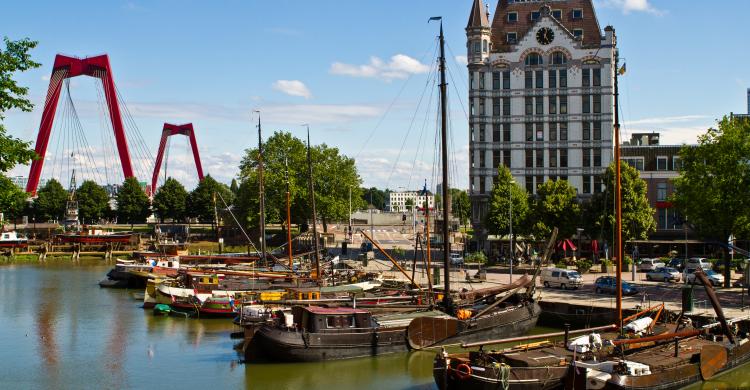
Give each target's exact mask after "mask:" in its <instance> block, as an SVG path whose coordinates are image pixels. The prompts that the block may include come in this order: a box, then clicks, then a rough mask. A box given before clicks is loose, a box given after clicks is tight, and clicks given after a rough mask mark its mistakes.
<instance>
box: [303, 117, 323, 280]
mask: <svg viewBox="0 0 750 390" xmlns="http://www.w3.org/2000/svg"><path fill="white" fill-rule="evenodd" d="M305 126H306V127H307V169H308V172H309V176H310V177H309V179H308V186H309V187H310V205H311V206H312V234H313V249H314V250H315V253H314V254H313V260H314V261H315V278H316V279H318V278H320V259H319V258H318V256H319V255H320V250H319V249H318V228H317V226H316V225H317V220H318V214H317V213H316V211H315V185H314V184H313V167H312V154H311V153H310V125H307V124H306V125H305Z"/></svg>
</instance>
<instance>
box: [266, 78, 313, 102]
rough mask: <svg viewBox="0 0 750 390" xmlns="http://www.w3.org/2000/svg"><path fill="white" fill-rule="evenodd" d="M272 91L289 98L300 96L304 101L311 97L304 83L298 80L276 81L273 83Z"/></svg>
mask: <svg viewBox="0 0 750 390" xmlns="http://www.w3.org/2000/svg"><path fill="white" fill-rule="evenodd" d="M273 89H275V90H277V91H279V92H282V93H285V94H287V95H290V96H301V97H303V98H305V99H309V98H311V97H312V93H310V90H309V89H308V88H307V86H306V85H305V83H303V82H301V81H299V80H276V82H274V83H273Z"/></svg>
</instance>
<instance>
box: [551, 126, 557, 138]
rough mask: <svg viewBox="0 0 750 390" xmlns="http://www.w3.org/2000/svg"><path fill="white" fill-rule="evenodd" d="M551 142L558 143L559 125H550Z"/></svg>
mask: <svg viewBox="0 0 750 390" xmlns="http://www.w3.org/2000/svg"><path fill="white" fill-rule="evenodd" d="M549 140H550V141H557V123H550V124H549Z"/></svg>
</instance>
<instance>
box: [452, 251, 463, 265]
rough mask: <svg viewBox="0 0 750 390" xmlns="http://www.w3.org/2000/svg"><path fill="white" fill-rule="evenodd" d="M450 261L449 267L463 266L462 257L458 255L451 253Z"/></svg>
mask: <svg viewBox="0 0 750 390" xmlns="http://www.w3.org/2000/svg"><path fill="white" fill-rule="evenodd" d="M450 260H451V265H461V266H462V265H464V257H463V256H461V254H460V253H457V252H452V253H451V257H450Z"/></svg>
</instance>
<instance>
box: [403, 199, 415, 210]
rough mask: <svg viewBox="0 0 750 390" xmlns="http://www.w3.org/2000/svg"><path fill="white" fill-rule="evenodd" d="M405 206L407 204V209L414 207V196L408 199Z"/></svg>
mask: <svg viewBox="0 0 750 390" xmlns="http://www.w3.org/2000/svg"><path fill="white" fill-rule="evenodd" d="M404 206H406V210H408V211H411V210H412V209H413V208H414V198H409V199H407V200H406V202H404Z"/></svg>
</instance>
